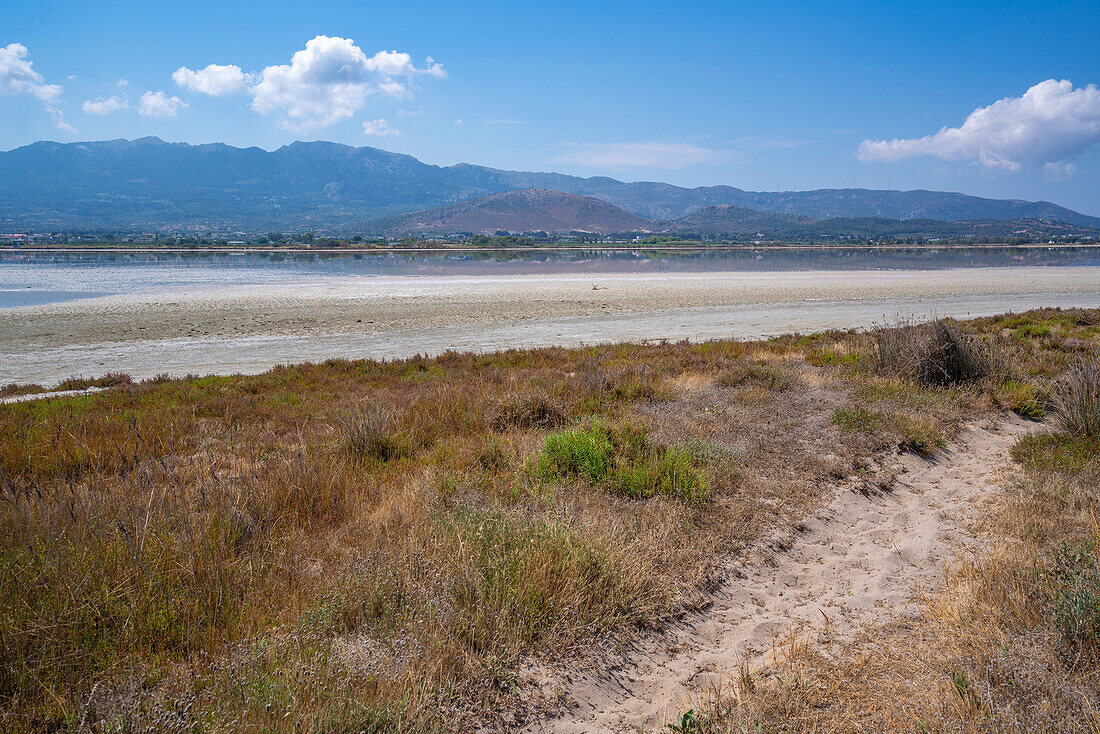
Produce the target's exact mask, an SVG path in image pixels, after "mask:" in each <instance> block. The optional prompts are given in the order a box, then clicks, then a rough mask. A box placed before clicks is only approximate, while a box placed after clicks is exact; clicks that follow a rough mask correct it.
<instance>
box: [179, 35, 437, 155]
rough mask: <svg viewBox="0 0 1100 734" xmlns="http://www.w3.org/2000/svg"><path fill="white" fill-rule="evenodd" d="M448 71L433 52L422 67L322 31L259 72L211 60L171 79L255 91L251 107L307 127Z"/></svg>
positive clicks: (195, 86) (223, 90)
mask: <svg viewBox="0 0 1100 734" xmlns="http://www.w3.org/2000/svg"><path fill="white" fill-rule="evenodd" d="M446 76H447V72H446V70H445V69H444V68H443V65H442V64H440V63H438V62H437V61H435V60H434V59H432V58H431V57H430V56H429V57H428V58H427V60H426V61H425V65H424V66H423V67H418V66H417V65H416V64H415V63H413V60H412V57H411V56H410V55H409V54H407V53H404V52H402V51H378V52H377V53H375V54H374V55H372V56H368V55H367V54H366V53H365V52H364V51H363V49H361V48H360V47H359V46H357V45H355V41H353V40H352V39H350V38H340V37H338V36H317V37H315V38H313V39H312V40H310V41H308V42H307V43H306V47H305V48H304V49H302V50H300V51H297V52H295V53H294V55H293V56H292V57H291V59H290V63H289V64H278V65H275V66H268V67H265V68H264V69H261V70H260V71H257V72H254V73H248V72H244V71H242V70H241V68H240V67H239V66H235V65H227V66H220V65H217V64H211V65H210V66H207V67H206V68H205V69H200V70H198V71H194V70H192V69H188V68H187V67H185V66H181V67H180V68H179V69H177V70H176V72H175V73H174V74H173V75H172V79H173V80H174V81H175V82H176V84H178V85H179V86H180V87H182V88H184V89H187V90H189V91H192V92H199V93H202V94H210V95H214V96H220V95H224V94H234V93H240V92H244V93H247V94H249V95H251V96H252V109H254V110H256V111H257V112H259V113H260V114H264V115H267V114H277V115H279V122H280V124H281V125H282V126H283V127H285V128H288V129H291V130H297V131H307V130H312V129H315V128H320V127H325V126H327V125H331V124H333V123H335V122H339V121H341V120H346V119H348V118H350V117H351V116H353V115H354V114H355V113H356V112H358V111H359V110H360V109H362V108H363V107H364V105H365V104H366V100H367V98H368V97H369V96H370V95H372V94H384V95H387V96H390V97H395V98H399V99H400V98H404V97H407V96H410V95H411V94H412V93H413V92H414V91H415V89H414V81H413V80H414V79H415V78H417V77H435V78H445V77H446ZM370 134H378V133H370Z"/></svg>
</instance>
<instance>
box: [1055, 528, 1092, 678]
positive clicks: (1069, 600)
mask: <svg viewBox="0 0 1100 734" xmlns="http://www.w3.org/2000/svg"><path fill="white" fill-rule="evenodd" d="M1054 576H1055V578H1056V579H1057V581H1058V588H1057V592H1056V594H1055V597H1054V600H1053V603H1052V608H1053V612H1054V625H1055V627H1056V628H1057V629H1058V632H1059V633H1060V634H1061V642H1062V647H1063V649H1062V653H1063V655H1065V656H1067V657H1069V658H1070V659H1071V660H1075V659H1077V658H1080V657H1086V658H1089V659H1095V658H1096V657H1097V654H1098V653H1100V562H1098V560H1097V557H1096V548H1095V546H1094V545H1092V544H1091V543H1086V544H1081V545H1077V546H1073V547H1071V546H1069V545H1065V544H1064V545H1063V546H1062V548H1061V549H1060V552H1059V554H1058V558H1057V561H1056V563H1055V565H1054Z"/></svg>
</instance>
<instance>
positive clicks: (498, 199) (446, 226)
mask: <svg viewBox="0 0 1100 734" xmlns="http://www.w3.org/2000/svg"><path fill="white" fill-rule="evenodd" d="M666 226H667V225H666V223H665V222H658V221H655V220H652V219H646V218H644V217H639V216H636V215H634V214H631V213H630V212H628V211H626V210H624V209H621V208H619V207H617V206H615V205H614V204H609V203H608V202H606V201H603V200H602V199H597V198H594V197H591V196H579V195H577V194H565V193H562V192H560V191H549V190H547V189H521V190H519V191H505V192H504V193H500V194H490V195H488V196H483V197H481V198H478V199H470V200H467V201H462V202H459V203H457V204H448V205H447V206H442V207H436V208H435V209H428V210H426V211H421V212H413V213H411V214H399V215H397V216H393V217H388V218H385V219H379V220H375V221H373V222H369V223H368V224H367V225H365V231H367V232H372V233H380V234H387V235H409V234H434V233H441V232H464V233H469V234H494V233H495V232H497V231H498V230H504V231H507V232H591V233H595V234H607V233H613V232H655V231H658V230H661V229H664V228H665V227H666Z"/></svg>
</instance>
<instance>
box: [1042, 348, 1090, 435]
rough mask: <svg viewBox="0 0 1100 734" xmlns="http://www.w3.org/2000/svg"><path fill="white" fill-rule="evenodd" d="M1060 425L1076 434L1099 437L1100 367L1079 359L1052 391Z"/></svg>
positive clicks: (1052, 400) (1054, 409) (1054, 410)
mask: <svg viewBox="0 0 1100 734" xmlns="http://www.w3.org/2000/svg"><path fill="white" fill-rule="evenodd" d="M1051 403H1052V406H1053V412H1054V416H1055V418H1056V420H1057V421H1058V423H1059V425H1060V426H1061V427H1062V428H1063V429H1065V430H1066V431H1068V432H1069V433H1072V434H1074V435H1077V436H1090V437H1093V438H1097V437H1100V366H1098V365H1097V364H1096V363H1095V362H1087V361H1084V360H1082V361H1080V362H1078V363H1077V365H1076V366H1074V368H1073V369H1072V370H1070V372H1069V373H1068V374H1067V375H1066V376H1065V377H1064V378H1063V379H1061V380H1059V381H1058V382H1057V383H1055V385H1054V388H1053V390H1052V391H1051Z"/></svg>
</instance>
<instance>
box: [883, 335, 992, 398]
mask: <svg viewBox="0 0 1100 734" xmlns="http://www.w3.org/2000/svg"><path fill="white" fill-rule="evenodd" d="M874 339H875V352H874V353H875V361H876V366H877V367H878V369H879V371H881V372H886V373H894V374H899V375H901V376H903V377H908V378H911V379H915V380H917V381H919V382H921V383H924V384H926V385H939V386H947V385H958V384H961V383H966V382H972V381H974V380H979V379H981V378H984V377H991V376H993V375H995V374H997V373H998V372H1000V371H1001V361H1002V360H1001V359H1000V356H999V354H998V353H997V352H996V350H995V349H994V348H993V347H992V346H991V345H989V344H986V343H983V342H981V341H979V340H978V339H977V338H976V337H974V336H973V335H971V334H968V333H966V332H965V331H963V330H962V329H961V328H960V327H959V326H958V325H957V324H955V323H953V322H951V321H946V320H944V319H937V320H936V321H933V322H932V323H930V324H924V325H909V324H907V325H903V326H896V327H892V328H884V329H879V330H877V331H875V332H874Z"/></svg>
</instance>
